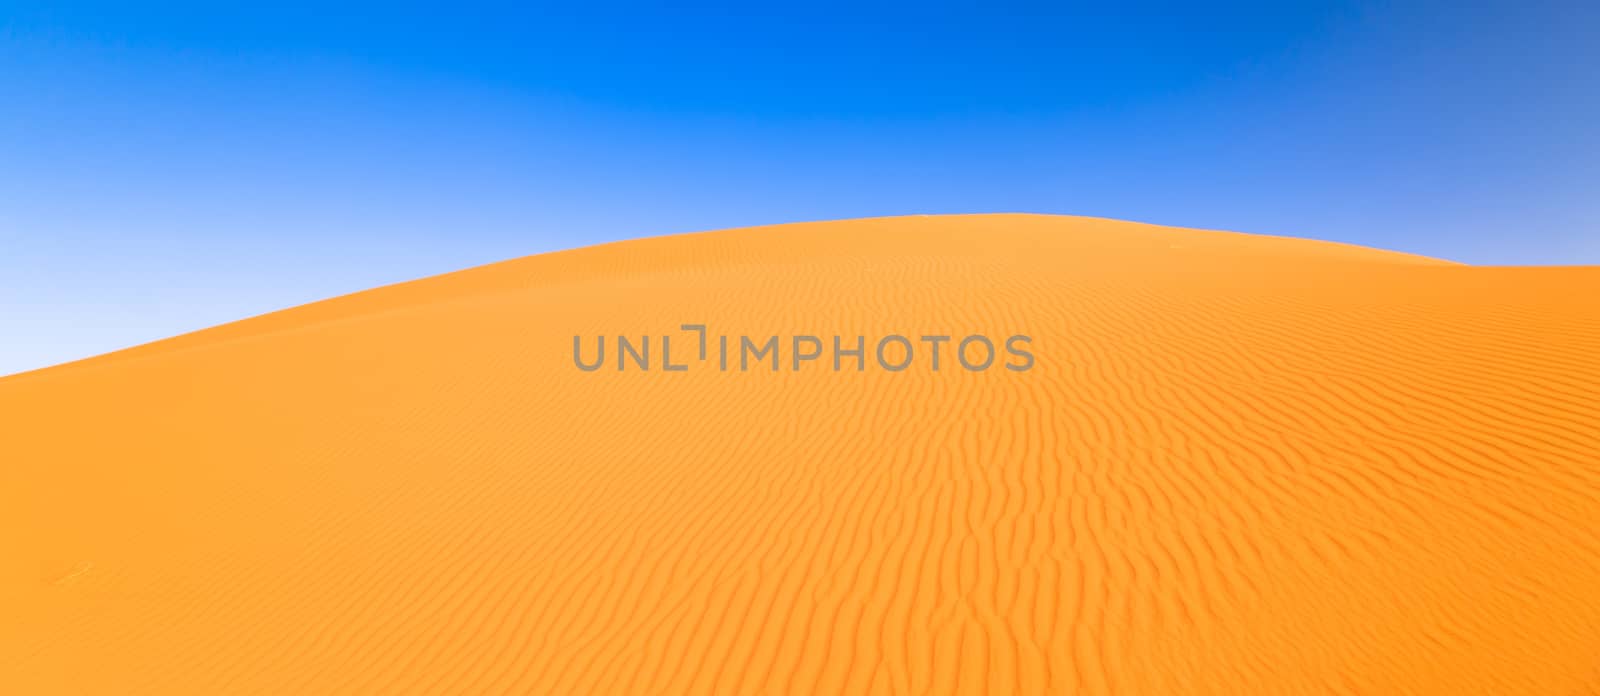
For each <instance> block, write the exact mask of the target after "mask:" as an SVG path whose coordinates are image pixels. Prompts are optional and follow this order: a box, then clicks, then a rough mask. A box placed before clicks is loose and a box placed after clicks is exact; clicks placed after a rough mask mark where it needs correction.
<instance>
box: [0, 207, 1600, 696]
mask: <svg viewBox="0 0 1600 696" xmlns="http://www.w3.org/2000/svg"><path fill="white" fill-rule="evenodd" d="M694 322H700V323H705V324H707V325H708V326H709V328H710V331H711V332H712V334H713V335H714V336H715V335H718V334H727V335H738V334H741V333H742V334H749V335H752V336H764V335H768V334H773V333H778V334H783V335H792V334H797V333H804V334H817V335H821V336H824V337H827V336H831V335H834V334H842V335H847V336H854V335H858V334H861V335H866V336H869V337H876V336H881V335H884V334H888V333H903V334H906V335H910V336H916V335H918V334H920V333H956V334H957V335H958V336H959V335H962V334H965V333H985V334H989V335H995V336H1000V337H1003V336H1007V335H1010V334H1013V333H1020V334H1029V335H1031V336H1033V343H1032V352H1033V353H1034V355H1035V356H1036V357H1037V361H1038V362H1037V365H1036V366H1035V368H1034V369H1033V370H1031V371H1027V372H1011V371H1007V370H1004V369H997V368H998V365H999V363H998V362H997V363H996V366H997V368H996V369H990V370H988V371H985V372H981V373H971V372H967V371H965V370H963V369H959V368H958V367H954V366H953V365H951V364H949V363H948V362H947V363H946V364H945V365H944V366H943V368H942V370H941V371H939V372H933V371H931V370H928V369H925V368H919V367H913V368H912V369H908V370H907V371H905V372H900V373H888V372H884V371H882V370H879V369H868V370H867V371H866V372H861V373H857V372H854V371H846V372H841V373H834V372H832V371H831V369H829V367H831V366H829V365H828V364H827V362H826V360H827V357H825V358H824V359H823V360H819V361H817V362H816V363H814V364H809V365H806V366H805V367H804V368H802V369H801V370H800V371H799V372H795V371H792V370H789V369H788V368H787V367H785V369H783V370H781V371H779V372H776V373H774V372H771V371H770V370H752V371H751V372H749V373H739V372H737V371H734V372H728V373H722V372H718V371H716V370H715V369H710V368H707V367H705V366H701V365H696V366H695V367H694V368H693V369H691V370H690V371H688V372H684V373H664V372H661V371H659V369H653V370H651V371H648V372H640V371H636V370H629V371H625V372H617V371H616V370H614V369H612V366H611V365H610V364H609V363H608V365H607V367H606V368H605V369H602V370H600V371H598V372H593V373H589V372H582V371H580V370H578V369H576V368H575V367H574V366H573V362H572V355H571V351H572V337H573V336H574V335H582V336H585V337H592V336H595V335H597V334H605V335H608V336H612V337H615V335H617V334H630V335H638V334H644V333H649V334H652V335H657V336H659V335H660V334H662V333H668V332H670V333H674V334H677V332H676V331H675V329H676V327H677V326H678V325H679V324H682V323H694ZM680 340H681V341H682V342H683V343H682V344H681V346H680V344H678V343H677V341H680ZM869 340H870V339H869ZM674 341H675V343H674V347H673V350H674V353H675V354H677V353H681V354H682V357H684V358H692V357H694V356H693V355H692V354H691V351H690V350H689V348H688V346H690V345H692V343H691V342H690V341H689V338H688V337H687V336H684V335H681V334H677V335H676V337H675V338H674ZM947 349H948V348H947ZM1002 357H1003V356H1002ZM784 359H785V360H787V348H785V354H784ZM652 360H653V361H655V360H658V358H657V357H656V356H655V355H652ZM674 360H675V361H679V360H680V358H679V356H678V355H675V356H674ZM946 360H947V361H948V360H949V357H948V354H946ZM870 367H871V366H869V368H870ZM1597 395H1600V268H1488V267H1468V266H1461V265H1455V264H1451V263H1447V262H1442V261H1435V260H1431V259H1426V258H1420V257H1415V256H1407V255H1403V254H1395V253H1389V252H1383V251H1377V250H1372V249H1363V248H1356V247H1350V246H1343V245H1337V244H1328V243H1321V242H1314V241H1306V240H1297V239H1283V238H1273V237H1260V236H1249V235H1241V234H1231V233H1220V232H1203V231H1195V230H1183V229H1172V228H1163V227H1154V226H1148V225H1138V224H1129V223H1121V222H1112V221H1106V220H1094V219H1081V218H1058V217H1042V216H1020V215H995V216H960V217H906V218H892V219H873V220H859V221H849V222H830V223H816V224H800V225H785V226H778V227H771V228H760V229H745V230H730V231H723V232H713V233H706V234H695V235H681V236H674V237H665V238H656V239H644V240H638V241H630V242H624V243H619V244H609V245H604V246H598V247H591V248H585V249H578V250H574V251H567V252H561V253H555V254H546V255H541V256H534V257H529V258H523V259H517V260H514V261H508V262H505V263H500V264H495V265H491V266H485V267H482V268H475V269H471V270H467V271H462V272H459V273H452V274H448V275H443V276H438V277H434V278H428V279H424V280H419V281H416V282H411V283H404V284H400V285H395V286H390V287H384V288H379V289H376V290H372V291H369V292H364V293H358V294H355V295H350V296H347V297H341V298H337V299H333V300H329V301H326V302H321V303H317V304H312V305H308V306H304V307H299V308H295V309H291V310H288V311H284V312H279V313H276V314H272V315H267V316H263V317H257V318H254V319H250V320H246V321H242V322H238V323H235V324H229V325H226V326H222V327H218V328H215V329H211V330H207V331H202V332H198V333H195V334H190V335H185V336H180V337H178V338H174V339H171V340H167V341H162V342H159V343H154V344H150V345H146V346H142V347H139V348H135V349H132V350H128V351H123V352H120V353H114V354H111V355H106V356H102V357H99V358H95V359H91V360H87V361H83V362H79V363H73V364H69V365H65V366H60V367H56V368H52V369H47V370H42V371H38V372H33V373H28V374H23V375H18V376H13V377H10V378H6V379H3V380H0V530H4V531H3V532H0V534H3V535H4V537H3V538H4V541H5V545H4V554H3V557H4V558H3V560H0V563H3V564H4V565H3V566H0V693H4V694H19V695H20V694H54V693H92V694H124V693H148V694H235V693H239V694H244V693H249V694H318V693H374V694H392V693H439V694H445V693H453V694H477V693H493V694H498V693H555V694H588V693H596V694H598V693H629V692H631V693H648V694H672V693H700V692H705V693H712V692H715V693H797V694H801V693H806V694H810V693H814V694H834V693H856V692H873V693H954V692H962V693H983V692H987V693H995V694H1001V693H1012V692H1019V693H1045V692H1051V693H1079V694H1111V693H1115V694H1228V695H1232V694H1244V693H1268V694H1273V693H1351V694H1388V693H1430V694H1452V695H1455V694H1513V693H1522V694H1580V693H1600V396H1597Z"/></svg>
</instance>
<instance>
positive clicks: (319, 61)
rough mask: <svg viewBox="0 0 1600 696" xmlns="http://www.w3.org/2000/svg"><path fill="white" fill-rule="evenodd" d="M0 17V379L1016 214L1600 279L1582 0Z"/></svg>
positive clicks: (15, 10)
mask: <svg viewBox="0 0 1600 696" xmlns="http://www.w3.org/2000/svg"><path fill="white" fill-rule="evenodd" d="M318 5H319V4H311V3H306V4H296V3H279V4H268V3H262V4H259V5H257V6H253V7H249V8H245V9H231V10H227V9H216V8H210V7H205V6H203V5H199V4H195V5H192V6H187V7H185V6H179V5H166V6H165V7H164V8H163V9H157V10H151V9H147V8H140V9H131V8H128V7H125V6H123V4H122V3H103V4H102V3H92V4H77V5H73V6H68V5H64V4H60V3H49V4H44V3H40V4H38V5H37V6H28V5H22V6H17V5H13V4H9V3H4V2H0V336H3V337H5V339H6V340H5V341H0V374H4V373H7V372H11V371H16V370H21V369H25V368H29V367H36V366H40V365H44V364H48V363H52V362H59V361H62V360H66V359H70V358H76V357H82V356H84V355H88V354H92V353H95V352H101V351H105V350H110V349H114V348H118V347H123V346H126V345H131V344H134V343H139V342H143V341H147V340H152V339H156V338H160V337H163V336H166V335H171V334H173V333H178V332H181V331H186V330H191V329H196V328H201V327H203V326H207V325H211V324H215V323H220V322H223V321H228V320H232V319H237V318H241V317H243V316H247V315H250V314H255V313H259V312H263V311H268V310H271V309H277V308H281V307H284V306H289V305H293V304H297V303H301V302H306V301H310V300H315V299H320V298H323V297H327V296H331V295H335V294H340V293H344V292H350V291H354V290H359V289H363V288H366V287H370V286H372V285H376V284H380V283H386V282H394V281H399V280H404V279H408V278H413V277H417V276H422V275H428V274H432V273H437V272H442V271H448V270H454V269H456V268H460V267H464V266H469V265H473V264H477V263H484V262H489V261H495V260H500V259H503V258H508V257H513V256H520V255H524V254H529V253H536V252H541V251H548V250H552V249H559V248H565V247H571V246H578V245H583V244H589V243H594V242H600V241H609V240H614V239H621V238H627V237H636V236H644V235H655V234H664V233H670V232H682V231H690V230H700V229H713V228H720V227H731V226H740V225H753V224H763V223H775V222H790V221H797V220H817V219H829V218H846V217H860V216H869V215H896V214H909V213H955V212H1001V211H1028V212H1044V213H1065V214H1081V215H1095V216H1103V217H1115V218H1125V219H1133V220H1142V221H1149V222H1157V223H1163V224H1172V225H1182V226H1190V227H1207V228H1222V229H1233V230H1241V231H1248V232H1262V233H1272V234H1286V235H1296V236H1307V237H1316V238H1322V239H1333V240H1339V241H1347V242H1353V243H1358V244H1366V245H1371V246H1378V247H1383V248H1390V249H1399V250H1404V251H1411V252H1416V253H1421V254H1427V255H1433V256H1440V257H1444V258H1450V259H1455V260H1459V261H1466V262H1471V263H1505V264H1523V263H1591V264H1592V263H1600V195H1597V193H1600V127H1597V126H1596V124H1600V74H1597V73H1600V3H1593V2H1587V3H1580V2H1569V3H1523V2H1499V3H1459V4H1458V3H1420V4H1419V3H1412V4H1410V5H1409V7H1408V8H1396V7H1392V6H1390V4H1389V3H1328V4H1321V5H1315V6H1313V5H1312V4H1310V3H1259V4H1232V5H1227V6H1213V7H1185V6H1180V5H1176V4H1173V5H1171V6H1167V5H1160V4H1144V5H1140V6H1137V7H1121V4H1120V3H1119V4H1118V5H1119V7H1117V8H1112V7H1091V6H1085V7H1082V8H1078V9H1061V8H1055V9H1042V8H1038V7H1024V6H1017V5H1012V6H1009V7H1005V8H1002V7H998V6H996V5H993V4H984V3H969V4H966V5H964V6H960V7H955V6H948V7H941V8H935V9H928V8H915V7H910V6H906V7H883V8H878V9H870V8H868V9H864V8H862V7H861V6H859V5H858V4H852V3H835V4H831V5H824V4H817V3H806V4H804V7H803V9H792V10H785V11H777V10H765V11H755V10H743V11H731V10H715V9H714V8H704V9H678V10H667V9H662V8H641V7H623V6H612V7H609V8H607V11H606V12H604V13H600V12H595V13H592V14H588V15H579V14H574V13H572V12H571V11H553V10H543V9H538V8H529V7H526V6H523V7H519V6H516V5H509V4H508V5H505V6H501V7H493V6H487V7H486V6H481V5H480V6H473V7H468V6H467V5H465V4H461V3H458V4H455V5H447V6H441V7H439V8H436V9H432V10H422V9H408V8H396V7H393V6H389V5H387V4H374V5H370V6H366V7H355V8H353V9H351V8H347V9H337V10H329V9H322V8H320V7H319V6H318Z"/></svg>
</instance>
